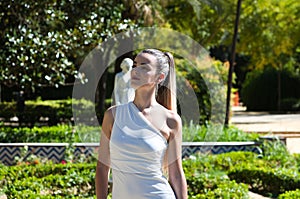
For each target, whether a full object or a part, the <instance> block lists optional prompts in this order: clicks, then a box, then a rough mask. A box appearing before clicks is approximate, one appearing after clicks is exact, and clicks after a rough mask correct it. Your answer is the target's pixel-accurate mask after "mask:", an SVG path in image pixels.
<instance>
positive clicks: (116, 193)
mask: <svg viewBox="0 0 300 199" xmlns="http://www.w3.org/2000/svg"><path fill="white" fill-rule="evenodd" d="M167 146H168V143H167V141H166V139H165V137H163V135H162V134H161V133H160V132H159V131H158V130H157V129H155V127H153V126H152V124H151V123H150V122H148V120H147V119H146V118H145V116H144V115H143V114H142V113H141V112H140V111H139V109H138V108H137V107H136V106H135V104H134V103H133V102H129V103H127V104H124V105H119V106H117V109H116V115H115V122H114V126H113V129H112V134H111V138H110V159H111V169H112V177H113V188H112V198H113V199H175V195H174V192H173V190H172V188H171V186H170V184H169V183H168V180H167V179H166V178H165V177H164V176H163V172H162V164H163V157H164V155H165V152H166V148H167Z"/></svg>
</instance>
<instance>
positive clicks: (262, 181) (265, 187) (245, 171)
mask: <svg viewBox="0 0 300 199" xmlns="http://www.w3.org/2000/svg"><path fill="white" fill-rule="evenodd" d="M228 176H229V177H230V178H231V179H235V180H236V181H237V182H242V183H245V184H248V185H250V190H252V191H253V192H256V193H260V194H262V195H265V196H271V197H277V196H278V195H279V194H281V193H284V192H285V191H288V190H295V189H297V188H300V180H299V173H298V172H297V171H294V170H292V169H282V168H280V169H278V168H276V169H271V168H268V167H265V168H263V167H260V168H257V167H253V165H237V166H236V167H235V168H234V170H231V171H229V173H228Z"/></svg>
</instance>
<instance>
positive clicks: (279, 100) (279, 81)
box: [277, 68, 281, 111]
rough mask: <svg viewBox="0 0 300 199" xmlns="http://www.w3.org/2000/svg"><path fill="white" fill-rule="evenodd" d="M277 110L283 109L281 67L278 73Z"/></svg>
mask: <svg viewBox="0 0 300 199" xmlns="http://www.w3.org/2000/svg"><path fill="white" fill-rule="evenodd" d="M277 94H278V96H277V111H281V68H280V69H279V70H278V73H277Z"/></svg>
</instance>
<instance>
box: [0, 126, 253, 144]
mask: <svg viewBox="0 0 300 199" xmlns="http://www.w3.org/2000/svg"><path fill="white" fill-rule="evenodd" d="M100 130H101V128H100V127H94V126H87V125H85V126H83V125H76V126H72V125H57V126H42V127H37V126H35V127H32V128H29V127H7V126H1V125H0V142H2V143H18V142H19V143H25V142H36V143H37V142H45V143H48V142H56V143H57V142H66V143H70V142H99V132H100ZM214 130H216V128H214V127H211V126H200V125H191V124H190V125H189V126H184V127H183V141H194V142H197V141H217V140H218V141H227V142H229V141H249V140H252V141H258V140H259V135H258V134H255V133H245V132H243V131H241V130H239V129H237V128H235V127H230V128H226V129H219V130H218V132H217V131H214ZM211 132H214V133H215V134H217V136H216V137H212V136H209V134H210V133H211ZM191 134H192V135H193V136H191ZM45 135H47V136H45Z"/></svg>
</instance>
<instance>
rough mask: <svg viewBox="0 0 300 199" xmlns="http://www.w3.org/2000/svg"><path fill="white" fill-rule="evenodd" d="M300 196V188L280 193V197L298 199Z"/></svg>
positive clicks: (279, 198) (280, 198)
mask: <svg viewBox="0 0 300 199" xmlns="http://www.w3.org/2000/svg"><path fill="white" fill-rule="evenodd" d="M297 198H300V190H299V189H296V190H294V191H286V192H285V193H283V194H280V195H279V197H278V199H297Z"/></svg>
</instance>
